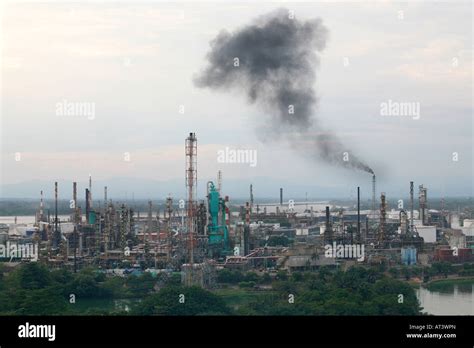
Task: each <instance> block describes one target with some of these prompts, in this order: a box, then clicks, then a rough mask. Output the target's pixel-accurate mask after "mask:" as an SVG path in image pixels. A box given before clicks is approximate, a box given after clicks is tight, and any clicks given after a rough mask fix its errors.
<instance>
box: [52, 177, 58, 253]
mask: <svg viewBox="0 0 474 348" xmlns="http://www.w3.org/2000/svg"><path fill="white" fill-rule="evenodd" d="M58 233H59V231H58V182H57V181H56V182H55V183H54V241H53V245H54V247H57V246H58V242H59V240H58Z"/></svg>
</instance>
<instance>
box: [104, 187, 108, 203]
mask: <svg viewBox="0 0 474 348" xmlns="http://www.w3.org/2000/svg"><path fill="white" fill-rule="evenodd" d="M104 206H105V207H106V208H107V186H104Z"/></svg>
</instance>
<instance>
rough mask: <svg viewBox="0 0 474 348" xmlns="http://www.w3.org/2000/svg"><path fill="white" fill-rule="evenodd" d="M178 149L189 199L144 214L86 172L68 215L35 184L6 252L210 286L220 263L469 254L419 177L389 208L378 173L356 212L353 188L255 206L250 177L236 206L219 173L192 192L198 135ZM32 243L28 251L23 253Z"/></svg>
mask: <svg viewBox="0 0 474 348" xmlns="http://www.w3.org/2000/svg"><path fill="white" fill-rule="evenodd" d="M184 155H185V156H184V157H183V161H185V163H186V164H185V185H186V192H187V196H186V200H180V201H177V200H176V199H174V198H173V197H172V195H170V196H168V197H166V198H164V199H165V200H164V201H165V203H164V204H163V203H156V202H153V200H150V201H149V202H148V212H146V213H145V214H144V213H143V212H142V213H141V214H140V212H138V211H135V209H134V207H132V206H130V205H126V204H125V203H120V202H117V201H114V200H113V199H112V198H111V197H108V195H107V187H101V188H100V189H99V188H95V187H94V186H93V182H92V177H89V187H88V188H87V189H85V192H84V193H83V194H85V200H84V202H85V206H79V200H78V195H79V193H78V192H77V184H76V182H72V183H71V186H70V187H69V188H64V187H61V195H62V196H63V197H64V196H68V195H69V194H70V193H69V192H71V193H72V200H71V201H70V216H69V217H68V218H67V219H60V218H59V216H58V197H59V194H60V192H59V189H60V188H59V187H58V183H57V182H56V183H54V184H52V185H51V186H52V187H51V189H52V190H54V197H55V206H54V211H49V210H48V212H46V210H45V206H44V200H43V191H41V192H40V197H39V199H38V209H37V213H36V217H35V223H34V225H33V226H27V225H22V224H16V223H14V224H2V226H1V232H0V241H1V243H2V244H3V245H5V246H6V248H5V249H7V251H10V252H11V248H12V246H15V247H16V248H17V250H16V251H17V255H11V256H12V258H15V259H17V261H21V262H41V263H44V264H47V265H48V267H50V268H53V269H56V268H66V269H69V270H74V272H76V271H78V270H80V269H82V268H85V267H91V266H92V267H95V268H97V269H101V270H103V271H104V272H106V273H107V274H109V275H113V276H122V277H123V276H126V275H127V274H133V273H137V272H138V273H140V272H151V273H152V274H155V275H156V274H159V273H174V274H176V273H179V274H180V276H181V281H182V284H183V285H187V286H188V285H197V286H200V287H203V288H207V289H212V288H214V287H215V285H216V284H215V278H216V272H218V271H219V270H222V269H231V270H235V269H238V270H240V271H241V272H248V271H253V272H257V273H261V274H262V273H268V274H270V275H274V274H276V272H277V271H280V270H285V271H287V272H289V273H290V274H291V273H292V272H295V271H299V270H316V269H318V268H320V267H322V266H328V267H342V268H343V269H347V268H348V267H350V266H352V265H360V266H371V265H378V264H381V263H385V264H386V265H389V266H391V267H397V266H402V265H407V266H409V265H415V264H418V265H422V266H429V265H430V264H431V263H433V262H436V261H449V262H452V263H465V262H469V261H473V260H474V255H473V250H474V219H472V216H470V215H469V213H465V212H462V211H456V212H453V211H448V210H445V209H444V207H443V208H442V209H440V210H434V209H430V201H429V195H428V188H427V187H425V186H424V185H423V184H421V183H420V184H419V185H418V183H417V185H416V186H417V188H416V186H415V183H414V182H407V187H406V189H407V193H409V197H410V200H409V202H408V204H405V206H404V205H403V202H402V201H399V204H398V206H397V207H396V208H393V207H392V208H391V209H390V210H389V208H388V207H387V203H386V199H387V198H386V196H385V194H384V193H383V192H381V193H379V192H378V191H377V188H376V177H375V175H373V176H372V177H371V180H372V192H371V194H372V207H371V209H369V210H361V205H360V189H359V187H354V191H355V192H357V201H356V202H354V205H352V206H349V207H344V206H336V205H332V204H330V203H329V202H304V203H301V202H300V203H298V202H294V201H292V200H290V201H285V199H284V188H280V200H279V202H276V203H259V202H258V200H254V195H253V186H252V183H249V199H248V201H247V202H245V204H237V203H235V204H233V202H232V198H231V197H229V196H227V195H226V193H225V190H224V189H223V187H225V185H224V186H223V177H224V176H225V173H223V172H221V171H219V172H218V173H216V181H215V182H213V181H209V182H208V183H207V187H206V189H207V190H206V192H207V194H206V197H198V196H197V194H196V186H197V177H198V172H197V161H198V145H197V138H196V135H195V133H190V134H189V136H188V137H187V138H186V139H185V146H184ZM368 178H369V177H368ZM44 189H45V190H46V189H47V188H44ZM68 191H69V192H68ZM66 192H67V193H66ZM102 195H103V197H100V196H102ZM99 197H100V199H99ZM354 208H355V209H354ZM29 245H33V246H34V248H33V249H32V250H36V251H35V252H34V255H33V254H32V255H29V257H28V255H26V256H27V257H25V255H20V253H19V250H22V249H23V251H25V250H27V248H26V246H29ZM8 246H10V247H8ZM35 248H36V249H35ZM4 251H5V250H4ZM33 256H34V257H33ZM10 261H11V260H10Z"/></svg>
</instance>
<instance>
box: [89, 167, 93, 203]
mask: <svg viewBox="0 0 474 348" xmlns="http://www.w3.org/2000/svg"><path fill="white" fill-rule="evenodd" d="M90 208H92V175H91V174H89V209H90Z"/></svg>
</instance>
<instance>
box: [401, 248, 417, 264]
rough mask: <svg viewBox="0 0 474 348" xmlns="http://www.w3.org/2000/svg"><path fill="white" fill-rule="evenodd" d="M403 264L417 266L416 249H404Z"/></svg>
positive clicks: (402, 251)
mask: <svg viewBox="0 0 474 348" xmlns="http://www.w3.org/2000/svg"><path fill="white" fill-rule="evenodd" d="M401 253H402V263H403V264H404V265H407V266H409V265H416V248H413V247H408V248H402V250H401Z"/></svg>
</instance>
